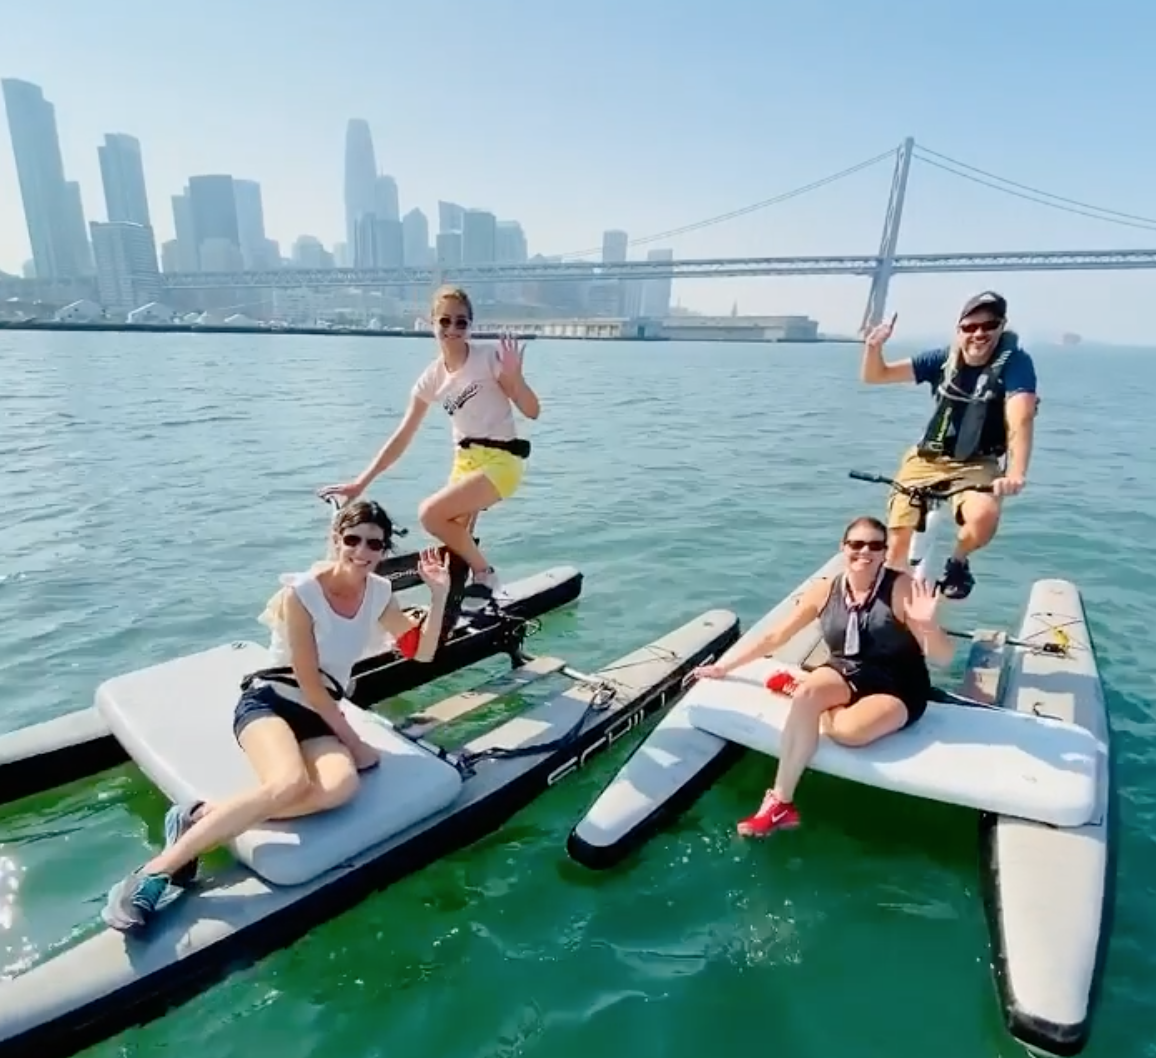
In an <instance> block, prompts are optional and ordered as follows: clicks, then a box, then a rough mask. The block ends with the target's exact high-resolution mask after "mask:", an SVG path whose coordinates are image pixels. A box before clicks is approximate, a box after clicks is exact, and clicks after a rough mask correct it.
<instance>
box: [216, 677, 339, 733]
mask: <svg viewBox="0 0 1156 1058" xmlns="http://www.w3.org/2000/svg"><path fill="white" fill-rule="evenodd" d="M266 716H277V717H280V718H281V719H282V720H284V721H285V723H287V724H288V725H289V730H290V731H292V732H293V737H294V738H296V739H297V741H298V742H308V741H309V740H310V739H311V738H336V737H337V736H336V735H334V733H333V728H331V727H330V726H329V725H328V724H327V723H326V722H325V720H324V719H323V718H322V717H321V715H320V714H319V713H317V712H316V711H314V710H313V709H310V708H309V706H307V705H301V704H300V703H299V702H293V701H290V700H289V699H288V698H282V697H281V695H279V694H278V693H277V692H276V691H275V690H274V689H273V688H272V687H270V686H269V685H268V684H267V683H264V684H253V685H251V686H250V687H249V689H248V690H246V691H244V692H242V694H241V697H240V699H239V700H238V702H237V707H236V709H234V710H233V734H234V736H236V738H237V740H238V741H240V738H241V732H242V731H244V730H245V728H246V727H247V726H248V725H249V724H250V723H251V722H252V721H254V720H260V719H261V718H262V717H266Z"/></svg>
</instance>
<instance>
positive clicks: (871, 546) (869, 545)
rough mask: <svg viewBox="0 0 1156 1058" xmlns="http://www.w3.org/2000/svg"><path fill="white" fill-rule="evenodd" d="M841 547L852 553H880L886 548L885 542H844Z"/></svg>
mask: <svg viewBox="0 0 1156 1058" xmlns="http://www.w3.org/2000/svg"><path fill="white" fill-rule="evenodd" d="M843 546H844V547H846V548H849V549H850V550H852V551H882V550H883V549H884V548H885V547H886V546H887V541H886V540H844V541H843Z"/></svg>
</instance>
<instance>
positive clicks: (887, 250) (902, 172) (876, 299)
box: [860, 136, 915, 336]
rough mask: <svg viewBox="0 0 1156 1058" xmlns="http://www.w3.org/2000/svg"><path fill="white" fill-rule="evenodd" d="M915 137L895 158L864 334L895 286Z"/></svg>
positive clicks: (873, 324)
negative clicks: (894, 268)
mask: <svg viewBox="0 0 1156 1058" xmlns="http://www.w3.org/2000/svg"><path fill="white" fill-rule="evenodd" d="M914 146H915V138H914V137H912V136H908V137H907V139H905V140H904V141H903V143H902V144H901V145H900V147H899V153H898V154H897V155H896V158H895V175H894V176H893V177H892V178H891V197H890V198H889V199H888V201H887V218H886V220H884V221H883V238H882V239H881V240H880V242H879V264H878V266H877V267H876V269H875V274H874V275H873V276H872V277H871V293H870V294H868V295H867V307H866V308H865V309H864V310H863V324H862V327H861V328H860V335H861V336H862V335H865V334H866V333H867V332H868V331H869V330H870V329H871V328H872V327H874V326H875V325H876V324H877V323H879V321H880V320H882V319H883V315H884V313H885V312H886V311H887V290H888V288H889V287H890V286H891V269H892V266H893V265H894V264H895V251H896V249H897V247H898V245H899V224H900V222H901V221H902V219H903V200H904V198H905V197H906V196H907V174H908V173H909V172H910V171H911V150H912V148H913V147H914Z"/></svg>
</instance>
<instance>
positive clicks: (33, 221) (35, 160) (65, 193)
mask: <svg viewBox="0 0 1156 1058" xmlns="http://www.w3.org/2000/svg"><path fill="white" fill-rule="evenodd" d="M0 88H2V89H3V93H4V108H5V111H6V112H7V115H8V130H9V133H10V135H11V137H12V153H13V155H14V157H15V160H16V176H17V180H18V183H19V184H20V198H21V201H22V203H23V206H24V221H25V224H26V225H27V227H28V241H29V243H30V244H31V247H32V260H33V262H34V264H35V268H36V275H37V277H38V278H40V279H68V278H72V277H75V276H82V275H86V274H90V272H91V269H90V268H89V267H88V261H87V256H88V234H87V232H86V231H85V229H84V222H83V211H79V212H80V216H79V218H78V209H77V207H78V205H79V195H78V194H77V193H76V192H73V191H70V190H69V188H68V184H67V181H66V180H65V176H64V162H63V160H62V159H61V157H60V140H59V137H58V136H57V132H56V108H55V107H54V106H53V105H52V104H51V103H50V102H48V100H46V99H45V98H44V93H43V91H42V90H41V89H40V87H39V86H38V85H34V84H31V83H30V82H28V81H19V80H16V79H13V78H5V79H4V80H0ZM77 191H79V188H78V189H77ZM78 222H79V227H78Z"/></svg>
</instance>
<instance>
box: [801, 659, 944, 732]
mask: <svg viewBox="0 0 1156 1058" xmlns="http://www.w3.org/2000/svg"><path fill="white" fill-rule="evenodd" d="M821 667H823V668H828V669H834V671H835V672H837V673H839V675H840V676H842V677H843V679H844V680H846V682H847V686H848V687H850V688H851V703H850V704H852V705H853V704H854V703H855V702H857V701H859V699H860V698H868V697H870V696H871V695H873V694H888V695H890V696H891V697H892V698H898V699H899V700H900V701H901V702H902V703H903V705H904V707H905V708H906V709H907V719H906V720H905V721H904V722H903V726H904V727H910V726H911V725H912V724H914V723H915V722H916V721H917V720H918V719H919V718H920V717H921V716H922V715H923V714H924V713H925V712H927V701H928V699H929V698H930V697H931V676H930V675H929V674H928V672H927V669H926V667H924V666H917V667H912V666H908V667H906V668H905V670H899V671H897V670H895V669H891V668H883V667H882V666H879V665H849V664H847V662H845V661H840V660H838V659H835V660H832V661H829V662H827V663H826V664H825V665H824V666H821Z"/></svg>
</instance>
